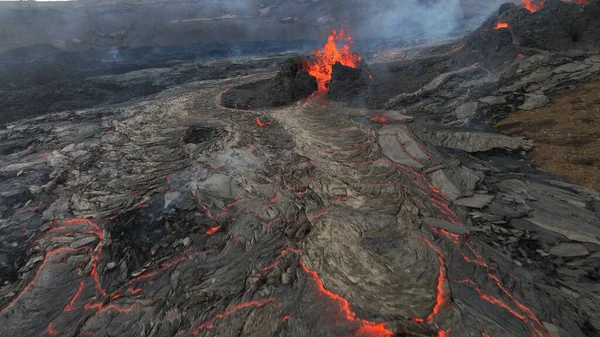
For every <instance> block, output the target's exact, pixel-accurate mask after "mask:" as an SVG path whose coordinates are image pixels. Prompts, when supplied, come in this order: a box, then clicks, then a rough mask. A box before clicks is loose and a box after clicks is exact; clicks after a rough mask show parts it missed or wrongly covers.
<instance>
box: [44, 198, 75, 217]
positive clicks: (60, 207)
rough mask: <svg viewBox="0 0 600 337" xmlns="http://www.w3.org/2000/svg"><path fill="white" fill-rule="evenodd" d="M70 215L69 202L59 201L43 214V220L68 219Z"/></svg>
mask: <svg viewBox="0 0 600 337" xmlns="http://www.w3.org/2000/svg"><path fill="white" fill-rule="evenodd" d="M68 213H69V200H68V199H65V198H63V199H57V200H56V201H55V202H53V203H52V205H50V207H48V209H47V210H45V211H44V213H43V214H42V219H43V220H54V219H66V218H67V217H68Z"/></svg>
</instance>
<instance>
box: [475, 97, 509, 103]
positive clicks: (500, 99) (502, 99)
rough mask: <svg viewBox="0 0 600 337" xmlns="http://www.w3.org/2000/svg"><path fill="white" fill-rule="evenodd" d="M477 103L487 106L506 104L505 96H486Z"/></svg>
mask: <svg viewBox="0 0 600 337" xmlns="http://www.w3.org/2000/svg"><path fill="white" fill-rule="evenodd" d="M479 102H481V103H483V104H487V105H499V104H506V97H505V96H487V97H484V98H481V99H479Z"/></svg>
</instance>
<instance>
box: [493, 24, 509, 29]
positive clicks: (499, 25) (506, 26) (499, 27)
mask: <svg viewBox="0 0 600 337" xmlns="http://www.w3.org/2000/svg"><path fill="white" fill-rule="evenodd" d="M501 28H508V22H498V23H497V24H496V25H495V26H494V29H501Z"/></svg>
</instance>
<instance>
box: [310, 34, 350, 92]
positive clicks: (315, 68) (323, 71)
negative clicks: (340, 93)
mask: <svg viewBox="0 0 600 337" xmlns="http://www.w3.org/2000/svg"><path fill="white" fill-rule="evenodd" d="M342 40H345V41H346V42H348V44H344V45H343V46H342V48H338V47H337V45H336V41H342ZM353 44H354V43H353V42H352V38H351V37H350V36H348V30H347V29H344V30H342V31H340V32H337V31H336V30H332V31H331V34H330V35H329V37H328V38H327V43H326V44H324V45H323V50H317V51H316V53H315V56H316V61H307V62H306V63H305V64H304V68H305V69H306V71H308V73H309V74H310V75H312V76H314V77H315V78H316V79H317V83H318V84H319V92H326V91H327V82H329V80H331V69H332V67H333V65H334V64H335V63H336V62H340V63H341V64H343V65H345V66H348V67H352V68H354V67H356V65H357V64H358V62H359V61H360V60H361V57H360V56H359V55H358V54H356V53H353V52H351V51H350V49H351V48H352V46H353Z"/></svg>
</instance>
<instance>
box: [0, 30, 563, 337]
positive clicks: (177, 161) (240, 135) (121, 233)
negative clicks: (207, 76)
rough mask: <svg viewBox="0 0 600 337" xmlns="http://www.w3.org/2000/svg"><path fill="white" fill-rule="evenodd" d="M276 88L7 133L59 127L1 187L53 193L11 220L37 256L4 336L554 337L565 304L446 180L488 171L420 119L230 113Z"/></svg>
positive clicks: (136, 104)
mask: <svg viewBox="0 0 600 337" xmlns="http://www.w3.org/2000/svg"><path fill="white" fill-rule="evenodd" d="M338 44H341V46H338ZM351 47H352V39H351V38H350V36H349V35H348V32H347V31H345V30H342V31H339V32H336V31H333V32H332V33H331V35H330V36H329V37H328V40H327V43H326V44H325V45H324V47H323V49H322V50H318V51H317V52H316V54H315V55H314V57H313V58H312V59H311V60H309V61H307V62H306V63H305V69H306V70H307V71H308V73H309V74H311V75H313V76H314V77H316V79H317V82H318V88H319V91H321V92H326V91H327V83H328V81H329V80H330V79H331V71H332V65H333V64H334V63H335V62H340V63H341V64H343V65H346V66H349V67H357V65H358V63H359V62H360V61H361V57H360V56H358V55H357V54H355V53H353V52H352V51H351ZM469 71H479V70H478V69H474V70H473V69H471V70H469ZM264 76H266V75H264V73H263V74H258V75H248V76H245V77H237V75H232V76H231V78H229V79H224V80H214V81H207V82H206V83H202V84H198V85H190V86H182V87H181V88H179V89H177V90H168V91H165V92H164V93H160V94H159V95H158V96H156V97H154V96H153V97H149V98H144V99H142V100H139V101H137V100H136V101H132V102H129V103H124V104H123V105H122V106H119V107H116V108H112V107H111V108H110V109H109V108H98V109H92V110H82V111H78V112H77V113H76V114H68V115H64V116H63V115H56V116H54V117H52V119H47V120H31V121H24V122H22V124H21V126H19V127H18V128H10V129H7V130H6V131H3V132H8V133H10V132H17V130H42V129H43V131H39V132H40V133H38V134H36V137H37V138H36V139H37V140H36V142H35V143H32V144H34V145H33V146H34V148H33V149H28V150H27V151H23V152H22V153H20V154H19V155H18V156H14V157H13V158H12V159H11V162H10V163H7V164H6V165H5V166H3V169H2V170H3V171H2V172H4V173H5V174H8V173H6V172H13V171H14V173H15V174H13V175H11V177H17V176H18V175H17V174H16V172H18V171H20V170H27V172H29V173H25V174H27V175H28V177H31V178H28V179H34V178H35V176H34V175H33V174H32V173H31V172H40V177H46V178H44V179H45V180H43V182H42V180H40V182H39V186H38V185H36V186H38V187H37V189H35V188H32V191H38V192H39V193H44V195H45V196H44V197H43V198H40V199H35V200H36V201H34V202H31V203H28V204H27V205H25V206H23V207H22V208H20V209H18V210H15V211H14V212H11V214H10V215H9V216H8V220H6V222H3V224H2V226H4V227H3V228H14V233H15V234H14V235H15V237H17V236H22V237H24V238H26V241H25V242H27V244H26V248H25V249H24V250H23V253H22V255H21V257H20V260H19V261H21V267H20V269H19V271H18V273H17V274H15V275H13V276H11V277H8V278H6V280H7V281H6V282H5V285H4V286H3V288H2V289H3V290H2V297H1V299H0V304H1V309H0V336H6V337H12V336H207V337H208V336H225V337H227V336H257V337H259V336H260V337H271V336H273V337H274V336H282V337H284V336H294V337H295V336H339V337H342V336H357V337H384V336H385V337H388V336H438V337H448V336H453V337H466V336H482V337H483V336H492V337H504V336H533V337H550V336H552V333H551V332H550V330H549V328H548V326H549V325H548V322H555V324H556V319H557V318H556V316H555V315H556V313H555V312H553V311H552V310H551V309H549V308H550V307H552V306H555V305H559V304H556V303H550V301H551V300H550V299H548V298H547V297H546V296H542V295H540V294H541V293H540V292H539V289H538V288H536V286H535V284H534V283H533V282H531V281H530V280H529V279H527V278H526V275H527V273H525V272H517V271H515V268H516V267H515V264H514V263H513V262H512V261H511V260H509V259H507V258H506V257H505V255H503V254H502V253H500V252H499V250H497V249H496V248H494V247H492V246H490V245H488V244H486V243H483V242H481V241H479V240H477V239H476V237H475V236H474V235H472V233H471V230H470V227H469V226H467V225H466V224H467V223H469V224H470V221H471V220H470V215H469V213H468V212H467V211H466V208H465V207H464V206H457V205H453V204H452V202H451V197H450V196H449V195H447V194H448V187H447V186H444V184H441V183H440V181H443V180H442V178H443V177H445V176H451V174H450V172H451V170H454V171H452V172H460V177H461V179H462V178H465V177H467V178H470V179H475V178H477V177H478V175H477V174H475V173H473V172H474V171H473V170H474V169H472V168H467V167H465V166H462V165H460V164H457V163H456V161H453V162H452V163H451V160H450V159H451V158H450V157H449V155H448V154H447V153H443V152H440V151H438V150H437V149H436V147H435V146H433V145H431V144H429V143H428V142H425V141H423V140H421V139H420V138H419V137H417V136H416V135H415V134H414V133H413V131H412V129H411V127H409V126H410V125H409V124H407V123H408V121H409V120H410V118H409V117H408V116H406V115H405V113H404V112H402V111H392V110H389V111H383V112H382V111H379V112H374V111H367V112H365V110H362V109H353V108H347V107H344V106H342V105H340V104H338V103H334V102H331V101H328V100H327V99H326V98H325V97H322V96H319V95H316V96H314V97H311V98H310V99H307V100H301V101H300V102H299V103H297V104H294V105H291V106H287V107H279V108H275V109H270V110H268V109H265V110H247V111H244V112H242V111H240V110H234V109H228V108H224V107H222V106H220V105H219V102H220V99H219V97H221V95H222V94H223V92H224V91H226V90H227V89H228V88H229V87H231V86H237V85H245V84H250V83H253V82H255V81H258V80H261V79H262V78H263V77H264ZM113 109H117V110H113ZM115 111H118V113H115ZM365 114H366V115H365ZM358 116H363V117H364V116H366V117H368V118H358ZM36 123H37V124H36ZM42 123H43V128H42V127H41V126H40V125H41V124H42ZM28 128H30V129H28ZM19 132H21V131H19ZM32 132H33V131H32ZM35 144H38V145H35ZM42 144H44V145H42ZM65 144H67V145H65ZM68 144H71V145H68ZM35 146H38V147H37V148H36V147H35ZM474 167H475V166H474ZM11 170H12V171H11ZM452 174H454V173H452ZM478 174H479V173H478ZM20 175H21V173H19V176H20ZM6 177H8V175H6ZM473 177H475V178H473ZM3 179H4V178H3ZM11 179H12V178H11ZM40 179H42V178H40ZM465 179H466V178H465ZM477 179H479V178H477ZM34 183H35V184H38V183H36V182H33V180H32V184H34ZM42 185H43V186H42ZM38 192H36V193H38ZM28 193H29V192H28ZM11 226H12V227H11ZM3 230H5V229H3ZM3 245H4V243H3Z"/></svg>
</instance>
